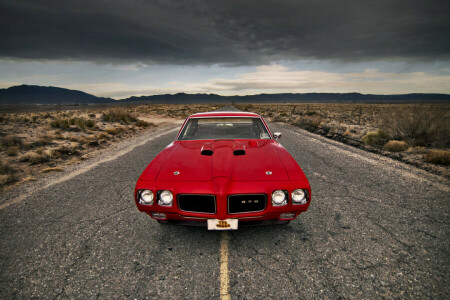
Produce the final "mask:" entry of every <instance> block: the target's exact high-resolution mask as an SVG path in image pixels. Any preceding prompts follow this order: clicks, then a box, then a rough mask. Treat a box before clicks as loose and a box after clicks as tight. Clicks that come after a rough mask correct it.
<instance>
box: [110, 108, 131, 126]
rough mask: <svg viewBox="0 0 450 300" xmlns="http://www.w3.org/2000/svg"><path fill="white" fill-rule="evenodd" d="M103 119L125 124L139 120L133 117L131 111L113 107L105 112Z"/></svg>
mask: <svg viewBox="0 0 450 300" xmlns="http://www.w3.org/2000/svg"><path fill="white" fill-rule="evenodd" d="M102 119H103V121H105V122H123V123H125V124H129V123H131V122H136V121H137V119H136V118H135V117H133V116H132V115H131V113H130V112H128V111H127V110H125V109H120V108H119V109H112V110H110V111H108V112H106V113H103V117H102Z"/></svg>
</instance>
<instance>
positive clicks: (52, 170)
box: [41, 167, 64, 173]
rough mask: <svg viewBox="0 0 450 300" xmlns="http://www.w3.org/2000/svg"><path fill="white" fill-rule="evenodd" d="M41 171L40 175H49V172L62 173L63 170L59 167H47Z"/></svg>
mask: <svg viewBox="0 0 450 300" xmlns="http://www.w3.org/2000/svg"><path fill="white" fill-rule="evenodd" d="M41 171H42V173H49V172H62V171H64V170H63V169H62V168H60V167H49V168H44V169H42V170H41Z"/></svg>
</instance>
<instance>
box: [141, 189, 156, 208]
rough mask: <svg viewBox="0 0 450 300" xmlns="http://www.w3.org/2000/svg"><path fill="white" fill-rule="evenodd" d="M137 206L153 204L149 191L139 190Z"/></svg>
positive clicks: (151, 194) (151, 193)
mask: <svg viewBox="0 0 450 300" xmlns="http://www.w3.org/2000/svg"><path fill="white" fill-rule="evenodd" d="M138 195H139V204H143V205H152V204H153V192H152V191H150V190H139V191H138Z"/></svg>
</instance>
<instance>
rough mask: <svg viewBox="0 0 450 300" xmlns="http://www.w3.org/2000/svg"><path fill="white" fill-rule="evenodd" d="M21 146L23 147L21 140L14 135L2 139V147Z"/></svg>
mask: <svg viewBox="0 0 450 300" xmlns="http://www.w3.org/2000/svg"><path fill="white" fill-rule="evenodd" d="M22 145H23V141H22V139H21V138H19V137H17V136H15V135H7V136H5V137H4V138H3V139H2V146H3V147H14V146H18V147H20V146H22Z"/></svg>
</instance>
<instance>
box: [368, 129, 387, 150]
mask: <svg viewBox="0 0 450 300" xmlns="http://www.w3.org/2000/svg"><path fill="white" fill-rule="evenodd" d="M388 139H389V135H388V134H387V133H386V132H384V131H383V130H377V131H369V132H368V133H366V134H365V135H364V136H363V137H362V138H361V140H362V141H363V142H364V144H366V145H372V146H375V145H383V144H385V143H386V142H387V140H388Z"/></svg>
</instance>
